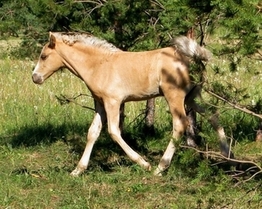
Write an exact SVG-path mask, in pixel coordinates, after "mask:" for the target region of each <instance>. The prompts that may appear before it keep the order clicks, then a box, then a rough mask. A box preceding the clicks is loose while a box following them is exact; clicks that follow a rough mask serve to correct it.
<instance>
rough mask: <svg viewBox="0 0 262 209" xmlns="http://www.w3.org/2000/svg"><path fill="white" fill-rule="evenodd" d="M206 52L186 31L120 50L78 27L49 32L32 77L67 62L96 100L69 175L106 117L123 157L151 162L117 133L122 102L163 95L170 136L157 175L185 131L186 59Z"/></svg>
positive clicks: (84, 162) (38, 78) (82, 164)
mask: <svg viewBox="0 0 262 209" xmlns="http://www.w3.org/2000/svg"><path fill="white" fill-rule="evenodd" d="M210 55H211V53H210V52H209V51H208V50H206V49H205V48H203V47H200V46H199V45H198V44H197V43H196V42H195V41H193V40H191V39H188V38H187V37H178V38H176V39H174V40H173V45H172V46H170V47H166V48H161V49H156V50H152V51H144V52H123V51H120V50H118V49H117V48H116V47H115V46H113V45H112V44H109V43H108V42H106V41H104V40H100V39H98V38H96V37H94V36H91V35H88V34H83V33H80V34H79V33H52V32H50V34H49V42H48V43H47V44H46V45H45V46H44V47H43V49H42V52H41V54H40V57H39V60H38V63H37V65H36V67H35V69H34V71H33V74H32V79H33V81H34V83H36V84H42V83H43V82H44V81H45V80H46V79H47V78H48V77H49V76H51V75H52V74H53V73H54V72H56V71H57V70H59V69H60V68H63V67H66V68H68V69H69V70H70V71H71V72H72V73H73V74H75V75H76V76H78V77H79V78H80V79H82V80H83V81H84V82H85V84H86V85H87V87H88V89H89V90H90V92H91V94H92V96H93V97H94V100H95V111H96V113H95V116H94V119H93V122H92V124H91V126H90V128H89V130H88V134H87V144H86V147H85V150H84V153H83V155H82V157H81V159H80V161H79V163H78V165H77V167H76V168H75V169H74V170H73V171H72V172H71V175H73V176H78V175H79V174H81V173H82V172H83V171H84V170H85V169H86V168H87V166H88V163H89V159H90V155H91V151H92V148H93V146H94V143H95V141H96V140H97V138H98V136H99V134H100V131H101V129H102V125H103V124H104V123H105V121H106V120H107V124H108V132H109V134H110V136H111V138H112V139H113V140H114V141H115V142H117V143H118V144H119V145H120V147H121V148H122V149H123V150H124V151H125V153H126V154H127V155H128V157H129V158H130V159H131V160H133V161H134V162H136V163H137V164H139V165H140V166H141V167H143V168H145V169H146V170H151V165H150V164H149V163H148V162H147V161H145V160H144V159H143V158H142V157H141V156H140V155H139V154H138V153H137V152H135V151H134V150H133V149H132V148H131V147H129V146H128V144H127V143H126V142H125V141H124V139H123V138H122V137H121V133H120V129H119V115H120V106H121V104H123V103H125V102H128V101H139V100H147V99H150V98H153V97H157V96H164V97H165V99H166V101H167V103H168V105H169V109H170V113H171V115H172V122H173V134H172V138H171V140H170V142H169V144H168V146H167V148H166V151H165V152H164V155H163V156H162V158H161V160H160V162H159V164H158V166H157V168H156V170H155V172H154V174H155V175H161V173H162V172H163V171H164V170H165V169H167V168H168V167H169V165H170V162H171V159H172V157H173V155H174V153H175V144H174V140H178V139H179V138H180V137H181V136H182V134H183V133H184V132H185V130H186V128H187V125H188V122H187V117H186V113H185V108H184V100H185V96H186V95H187V93H188V92H189V90H190V78H189V72H188V71H189V63H190V60H191V59H192V58H193V59H198V60H204V61H207V60H208V59H209V58H210Z"/></svg>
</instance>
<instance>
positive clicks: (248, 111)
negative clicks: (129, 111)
mask: <svg viewBox="0 0 262 209" xmlns="http://www.w3.org/2000/svg"><path fill="white" fill-rule="evenodd" d="M204 90H205V91H206V92H207V93H208V94H210V95H212V96H214V97H216V98H217V99H219V100H221V101H223V102H226V103H227V104H228V105H230V106H231V107H233V108H235V109H237V110H240V111H242V112H244V113H247V114H249V115H252V116H255V117H258V118H260V119H262V115H261V114H257V113H255V112H253V111H251V110H249V109H247V108H246V107H240V106H239V105H237V104H234V103H232V102H230V101H228V100H227V99H225V98H223V97H221V96H219V95H217V94H216V93H214V92H212V91H210V90H207V89H204Z"/></svg>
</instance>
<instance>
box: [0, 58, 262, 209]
mask: <svg viewBox="0 0 262 209" xmlns="http://www.w3.org/2000/svg"><path fill="white" fill-rule="evenodd" d="M33 66H34V63H33V62H30V61H17V60H8V59H6V60H1V61H0V73H1V77H0V83H1V91H0V98H1V106H0V159H1V160H0V182H1V184H0V208H12V209H21V208H26V209H30V208H32V209H33V208H34V209H36V208H48V209H49V208H92V209H93V208H101V209H102V208H103V209H104V208H174V209H176V208H178V209H183V208H185V209H187V208H196V209H197V208H201V209H202V208H232V209H233V208H237V209H240V208H261V207H262V191H261V182H260V181H261V179H259V177H257V178H253V179H252V180H250V181H247V182H245V183H244V182H242V183H241V181H243V180H244V179H245V177H246V178H247V177H250V175H249V176H247V175H246V176H243V178H232V175H231V173H229V174H227V172H226V171H232V170H231V169H230V168H225V167H219V166H218V165H215V164H214V162H212V161H210V160H208V159H205V158H203V157H201V155H200V154H198V153H196V152H194V151H192V150H186V149H182V148H180V149H178V151H177V153H176V155H175V157H174V159H173V161H172V164H171V167H170V168H169V170H168V171H167V172H166V173H165V175H164V176H163V177H155V176H153V175H152V173H151V172H146V171H144V170H143V169H141V168H140V167H139V166H137V165H135V164H134V163H132V162H131V161H130V160H129V159H128V158H127V157H126V155H125V154H124V153H123V151H122V150H121V149H120V148H119V146H118V145H116V144H115V143H113V142H112V140H111V139H110V137H109V136H108V134H107V133H106V128H105V129H104V130H103V133H102V134H101V136H100V138H99V140H98V142H97V143H96V144H95V147H94V150H93V153H92V156H91V161H90V166H89V167H88V169H87V170H86V172H85V173H84V174H83V175H81V176H80V177H79V178H73V177H71V176H69V173H70V172H71V171H72V170H73V169H74V167H75V165H76V164H77V162H78V160H79V159H80V157H81V154H82V151H83V149H84V146H85V140H86V139H85V137H86V132H87V128H88V126H89V125H90V123H91V121H92V116H93V112H92V111H91V110H87V109H84V108H82V107H80V106H77V105H75V104H73V103H70V104H67V105H60V103H59V102H58V100H57V99H56V95H57V96H59V95H67V96H77V95H79V94H80V93H84V94H88V91H87V89H86V87H85V85H84V84H83V83H82V82H81V81H80V80H79V79H78V78H76V77H74V76H73V75H71V74H70V73H68V72H67V71H65V72H58V73H56V74H55V75H53V76H52V77H50V78H49V79H48V81H46V82H45V83H44V84H43V85H41V86H38V85H35V84H33V82H32V81H31V69H32V68H33ZM224 67H225V68H226V66H224ZM253 67H255V68H256V69H259V63H258V64H257V65H255V66H253ZM210 72H212V71H210ZM225 76H226V77H222V76H221V77H220V78H219V81H220V80H221V82H235V83H238V82H239V80H242V81H241V82H239V85H241V86H242V87H245V86H246V87H248V88H249V90H248V92H249V94H250V98H248V99H246V101H245V103H247V104H248V103H250V102H251V100H255V101H257V100H259V95H258V94H259V92H260V91H259V89H261V88H260V86H261V81H262V79H261V78H260V77H262V75H261V74H258V75H257V76H256V77H252V76H251V74H248V73H246V71H245V69H242V70H241V69H240V71H238V75H237V76H236V74H225ZM209 78H210V79H211V81H213V80H215V79H217V76H214V75H213V74H212V73H210V75H209ZM243 80H244V82H243ZM204 97H206V98H208V95H206V94H204ZM77 102H79V103H81V104H83V105H88V106H90V107H92V106H93V101H92V99H91V98H89V97H86V96H82V97H79V98H78V99H77ZM144 104H145V103H143V102H140V103H134V102H132V103H129V104H128V105H127V107H126V112H125V114H126V116H127V117H126V120H125V130H126V134H125V135H126V137H125V139H126V140H127V141H129V143H131V144H132V146H133V147H135V150H137V151H139V152H140V153H141V154H142V155H143V156H145V157H146V158H147V159H148V160H149V161H150V162H151V164H152V165H153V167H154V168H155V166H156V165H157V164H158V161H159V159H160V157H161V155H162V153H163V151H164V149H165V148H166V145H167V143H168V141H169V136H170V133H171V118H170V116H169V114H168V112H167V108H166V104H165V102H164V99H160V98H159V99H157V105H156V119H155V121H156V124H155V126H156V134H155V135H154V136H147V135H145V134H144V132H143V131H142V129H141V128H140V126H139V122H143V121H142V116H140V117H138V118H137V116H138V115H139V114H140V113H141V111H142V110H143V109H144ZM219 105H221V107H222V114H221V123H222V124H223V125H224V126H225V128H226V131H227V134H228V136H230V137H232V138H233V139H234V143H233V151H234V153H235V155H236V156H237V157H238V158H240V159H243V158H248V159H252V160H254V161H256V162H258V163H260V160H261V156H262V151H261V150H262V145H261V144H259V143H255V142H253V139H254V135H255V129H256V126H257V120H256V119H254V118H253V117H251V116H247V115H246V114H244V113H239V111H236V110H232V109H229V108H228V106H227V105H225V104H221V103H219ZM133 121H134V122H133ZM201 135H202V136H204V139H205V140H204V142H205V143H204V144H203V147H205V146H208V147H209V148H210V149H214V150H215V151H218V145H217V142H216V136H215V133H214V132H213V131H212V130H211V129H210V126H209V124H208V122H206V121H205V120H203V121H202V132H201ZM135 139H136V143H135V142H134V141H135ZM237 183H238V184H237Z"/></svg>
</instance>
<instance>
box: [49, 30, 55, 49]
mask: <svg viewBox="0 0 262 209" xmlns="http://www.w3.org/2000/svg"><path fill="white" fill-rule="evenodd" d="M55 42H56V38H55V36H54V35H53V34H52V33H51V32H50V34H49V45H48V47H50V48H51V49H54V48H55Z"/></svg>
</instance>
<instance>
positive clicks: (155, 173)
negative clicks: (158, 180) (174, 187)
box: [154, 167, 162, 176]
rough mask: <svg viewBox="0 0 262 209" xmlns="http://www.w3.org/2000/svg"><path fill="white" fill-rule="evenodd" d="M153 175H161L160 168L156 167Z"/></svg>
mask: <svg viewBox="0 0 262 209" xmlns="http://www.w3.org/2000/svg"><path fill="white" fill-rule="evenodd" d="M154 176H162V170H161V169H159V168H158V167H157V169H156V170H155V171H154Z"/></svg>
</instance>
